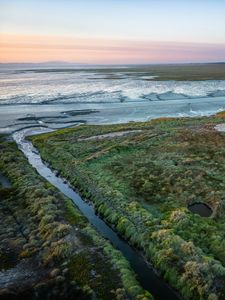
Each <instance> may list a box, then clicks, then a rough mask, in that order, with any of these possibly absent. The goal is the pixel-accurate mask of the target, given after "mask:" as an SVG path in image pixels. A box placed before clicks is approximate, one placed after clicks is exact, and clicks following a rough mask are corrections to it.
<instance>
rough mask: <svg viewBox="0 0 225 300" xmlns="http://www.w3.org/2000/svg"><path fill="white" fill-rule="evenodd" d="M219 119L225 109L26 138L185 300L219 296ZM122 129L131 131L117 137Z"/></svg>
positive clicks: (222, 228)
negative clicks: (199, 210)
mask: <svg viewBox="0 0 225 300" xmlns="http://www.w3.org/2000/svg"><path fill="white" fill-rule="evenodd" d="M224 123H225V114H224V113H223V112H222V113H219V114H217V115H214V116H211V117H201V118H164V119H162V118H161V119H156V120H152V121H150V122H138V123H135V122H130V123H127V124H117V125H95V126H94V125H92V126H88V125H81V126H77V127H75V128H70V129H63V130H59V131H56V132H51V133H46V134H43V135H39V136H34V137H31V138H30V139H31V140H32V143H33V144H34V146H35V147H36V148H37V149H38V150H39V151H40V154H41V157H42V158H43V160H44V161H46V162H48V163H49V164H50V166H51V168H53V169H55V170H57V171H58V172H59V174H60V176H62V177H64V178H66V179H67V180H68V181H69V182H70V184H71V185H72V186H73V187H74V188H76V189H78V191H79V193H80V194H81V195H82V196H83V197H85V198H87V199H88V200H89V201H91V202H92V203H93V204H94V207H95V210H96V212H97V213H98V214H99V215H100V216H101V217H102V218H103V219H104V220H106V221H107V222H108V223H109V224H111V226H112V227H113V228H114V230H116V231H117V232H119V234H120V235H121V236H123V238H124V239H126V240H127V241H128V242H129V243H130V244H131V245H133V246H134V247H135V248H136V249H138V250H139V251H141V252H142V253H143V254H144V256H145V258H146V259H147V260H148V261H149V262H150V263H151V264H152V265H153V266H154V267H155V268H156V269H157V270H158V272H160V274H161V276H162V277H163V278H164V279H165V280H166V281H167V282H168V284H169V285H170V286H171V287H173V288H174V289H175V290H177V291H178V292H179V294H180V295H181V298H182V299H190V300H194V299H196V300H199V299H207V300H211V299H221V300H222V299H224V298H225V255H224V249H225V244H224V240H225V239H224V238H225V236H224V233H225V225H224V224H225V222H224V201H225V199H224V189H225V176H224V173H225V167H224V166H225V162H224V159H225V152H224V151H225V150H224V149H225V133H224V132H219V131H217V130H216V126H217V125H218V124H224ZM221 126H222V125H220V127H221ZM124 131H129V133H128V134H126V135H124V134H121V135H118V134H115V133H118V132H124ZM112 133H114V134H112ZM98 136H100V137H101V138H98ZM194 203H204V204H205V205H207V207H209V208H210V209H211V211H212V214H211V215H210V216H209V217H204V216H201V215H199V214H196V213H192V212H191V211H190V210H189V206H190V205H193V204H194Z"/></svg>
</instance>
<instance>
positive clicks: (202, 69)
mask: <svg viewBox="0 0 225 300" xmlns="http://www.w3.org/2000/svg"><path fill="white" fill-rule="evenodd" d="M31 71H32V72H33V70H31ZM79 71H81V69H49V70H46V69H44V71H43V70H41V69H40V70H35V72H37V73H41V72H45V73H46V72H71V73H73V72H79ZM82 71H83V69H82ZM86 71H87V72H89V73H91V72H93V73H97V74H100V75H102V76H105V77H104V78H105V79H116V80H118V79H121V78H130V77H131V78H133V77H135V78H138V77H141V76H157V80H158V81H159V80H177V81H182V80H224V79H225V63H205V64H174V65H173V64H168V65H137V66H130V65H129V66H127V67H126V68H124V67H122V68H120V67H119V66H118V67H117V68H100V69H93V68H92V69H86ZM146 80H154V78H153V79H151V78H150V79H146Z"/></svg>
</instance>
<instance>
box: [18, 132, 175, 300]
mask: <svg viewBox="0 0 225 300" xmlns="http://www.w3.org/2000/svg"><path fill="white" fill-rule="evenodd" d="M40 132H41V131H39V132H38V131H35V132H34V131H33V130H32V131H31V130H29V129H25V130H22V131H18V132H16V133H14V135H13V138H14V139H15V141H16V142H17V144H18V146H19V148H20V149H21V150H22V151H23V153H24V154H25V156H26V157H27V158H28V160H29V163H30V164H31V165H32V166H33V167H34V168H35V169H36V170H37V171H38V173H39V174H40V175H41V176H42V177H44V178H45V179H46V180H48V181H49V182H50V183H51V184H53V185H54V186H55V187H56V188H57V189H58V190H60V191H61V192H62V193H63V194H64V195H66V196H67V197H68V198H70V199H71V200H72V201H73V202H74V203H75V205H76V206H77V207H78V208H79V210H80V211H81V212H82V213H83V215H85V217H86V218H87V219H88V221H89V222H90V223H91V224H92V225H93V226H94V227H95V228H96V229H97V231H98V232H99V233H100V234H101V235H102V236H104V237H105V238H107V239H108V240H110V241H111V243H112V244H113V246H114V247H115V248H117V249H119V250H120V251H121V252H122V253H123V255H124V256H125V257H126V259H127V260H128V261H129V263H130V265H131V267H132V269H133V270H134V272H135V273H136V275H137V279H138V281H139V282H140V284H141V285H142V287H143V288H144V289H146V290H148V291H149V292H150V293H151V294H152V295H153V296H154V298H155V299H156V300H175V299H180V298H179V297H178V295H177V294H176V293H175V291H173V290H172V289H171V288H170V287H169V286H168V285H167V284H166V283H165V281H164V280H163V279H162V278H160V277H159V276H158V275H157V274H156V273H155V272H154V270H153V268H152V267H151V266H150V265H149V264H147V263H146V262H145V260H144V258H143V257H142V256H141V255H140V254H139V253H138V252H137V251H135V250H134V249H133V248H132V247H130V246H129V245H128V244H127V243H126V242H125V241H124V240H122V239H121V238H120V237H119V236H118V235H117V234H116V232H114V231H113V230H112V229H111V228H110V227H109V226H108V225H107V224H106V223H105V222H104V221H103V220H102V219H100V217H99V216H97V215H96V214H95V211H94V209H93V207H92V206H90V205H89V204H88V203H87V202H85V201H84V200H83V199H82V198H81V197H80V196H79V194H77V193H76V192H75V191H74V190H73V189H72V188H71V187H70V186H69V185H68V184H67V183H65V182H64V180H63V179H61V178H60V177H57V176H56V175H55V174H54V173H53V172H52V171H51V169H49V168H48V167H47V166H46V165H45V164H44V163H43V162H42V160H41V158H40V155H39V154H38V151H37V150H36V149H35V148H34V147H33V145H32V143H31V142H28V141H26V140H24V138H25V136H26V135H29V134H34V133H40Z"/></svg>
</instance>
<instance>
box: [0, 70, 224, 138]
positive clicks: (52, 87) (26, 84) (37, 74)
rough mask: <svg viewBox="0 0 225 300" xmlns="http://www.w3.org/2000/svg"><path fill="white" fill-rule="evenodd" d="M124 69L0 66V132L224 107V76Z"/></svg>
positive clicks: (197, 112)
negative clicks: (165, 77) (169, 76)
mask: <svg viewBox="0 0 225 300" xmlns="http://www.w3.org/2000/svg"><path fill="white" fill-rule="evenodd" d="M128 71H129V68H124V71H120V72H118V71H117V70H116V68H115V69H111V71H110V73H107V72H106V73H105V74H104V72H103V70H101V72H100V71H99V70H97V69H94V68H93V69H92V70H88V69H85V68H84V69H82V70H75V69H74V70H58V69H56V70H48V69H46V70H45V69H33V70H21V69H9V70H7V69H0V133H3V132H5V133H11V132H13V131H15V130H18V129H21V128H25V127H28V126H36V125H37V126H39V125H40V124H41V125H42V126H45V127H48V128H61V127H65V126H72V125H74V124H77V123H89V124H109V123H123V122H129V121H146V120H150V119H153V118H158V117H168V116H170V117H182V116H191V117H195V116H203V115H210V114H213V113H215V112H218V111H221V110H224V109H225V80H208V81H173V80H170V81H157V77H156V78H154V80H153V81H149V80H146V79H149V77H152V76H147V77H148V78H146V74H144V73H143V74H142V73H141V72H131V73H129V72H128ZM113 78H114V79H113ZM115 78H116V79H115ZM76 111H80V112H81V113H80V114H76V113H75V112H76ZM90 111H91V112H90Z"/></svg>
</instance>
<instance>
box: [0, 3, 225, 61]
mask: <svg viewBox="0 0 225 300" xmlns="http://www.w3.org/2000/svg"><path fill="white" fill-rule="evenodd" d="M224 16H225V1H223V0H213V1H211V0H204V1H203V0H189V1H185V0H172V1H169V0H157V1H156V0H136V1H135V0H61V1H60V0H43V1H42V0H39V1H38V0H0V62H44V61H68V62H74V63H94V64H101V63H103V64H107V63H109V64H112V63H115V64H121V63H164V62H165V63H168V62H207V61H210V62H211V61H225V17H224Z"/></svg>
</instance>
